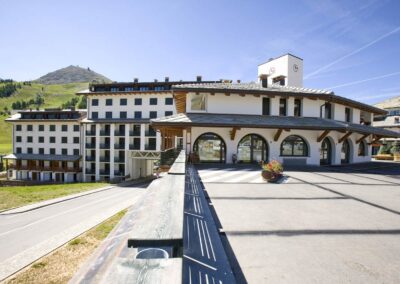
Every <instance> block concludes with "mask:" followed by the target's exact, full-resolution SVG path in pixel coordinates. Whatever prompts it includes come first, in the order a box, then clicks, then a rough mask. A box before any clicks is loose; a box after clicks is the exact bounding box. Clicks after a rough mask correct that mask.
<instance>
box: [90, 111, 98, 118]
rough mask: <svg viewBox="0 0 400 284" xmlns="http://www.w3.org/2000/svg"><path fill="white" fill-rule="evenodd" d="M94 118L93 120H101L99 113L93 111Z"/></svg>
mask: <svg viewBox="0 0 400 284" xmlns="http://www.w3.org/2000/svg"><path fill="white" fill-rule="evenodd" d="M92 118H93V119H97V118H99V113H98V112H97V111H92Z"/></svg>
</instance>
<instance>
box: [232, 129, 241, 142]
mask: <svg viewBox="0 0 400 284" xmlns="http://www.w3.org/2000/svg"><path fill="white" fill-rule="evenodd" d="M237 130H240V128H239V127H233V128H232V130H231V131H229V134H230V135H231V140H235V136H236V131H237Z"/></svg>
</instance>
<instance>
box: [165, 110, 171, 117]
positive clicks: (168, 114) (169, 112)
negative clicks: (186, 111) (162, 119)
mask: <svg viewBox="0 0 400 284" xmlns="http://www.w3.org/2000/svg"><path fill="white" fill-rule="evenodd" d="M172 114H173V112H172V111H169V110H167V111H166V112H165V116H170V115H172Z"/></svg>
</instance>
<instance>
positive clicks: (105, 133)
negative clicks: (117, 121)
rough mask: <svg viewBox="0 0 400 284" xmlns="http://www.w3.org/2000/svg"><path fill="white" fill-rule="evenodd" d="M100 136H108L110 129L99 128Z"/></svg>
mask: <svg viewBox="0 0 400 284" xmlns="http://www.w3.org/2000/svg"><path fill="white" fill-rule="evenodd" d="M100 136H110V130H100Z"/></svg>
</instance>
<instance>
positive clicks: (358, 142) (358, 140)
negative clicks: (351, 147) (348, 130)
mask: <svg viewBox="0 0 400 284" xmlns="http://www.w3.org/2000/svg"><path fill="white" fill-rule="evenodd" d="M368 136H369V134H364V135H363V136H361V137H360V138H359V139H357V141H356V144H360V142H361V141H363V140H364V139H365V138H367V137H368Z"/></svg>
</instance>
